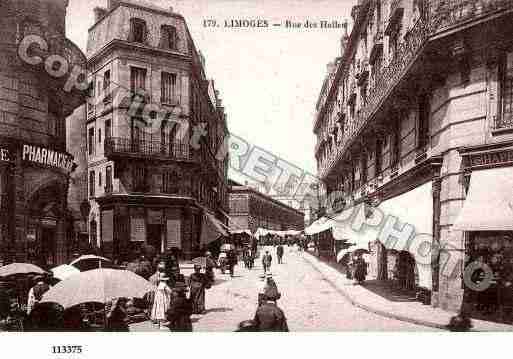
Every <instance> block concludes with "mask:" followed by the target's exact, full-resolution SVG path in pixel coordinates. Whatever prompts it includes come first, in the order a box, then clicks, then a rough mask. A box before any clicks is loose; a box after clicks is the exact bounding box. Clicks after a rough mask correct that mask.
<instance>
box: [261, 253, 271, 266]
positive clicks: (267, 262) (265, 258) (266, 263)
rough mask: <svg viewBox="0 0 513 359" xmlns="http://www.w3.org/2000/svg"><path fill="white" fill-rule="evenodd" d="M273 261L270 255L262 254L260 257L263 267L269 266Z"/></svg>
mask: <svg viewBox="0 0 513 359" xmlns="http://www.w3.org/2000/svg"><path fill="white" fill-rule="evenodd" d="M272 261H273V257H272V256H271V254H270V253H269V254H264V255H263V257H262V264H263V265H264V266H270V265H271V263H272Z"/></svg>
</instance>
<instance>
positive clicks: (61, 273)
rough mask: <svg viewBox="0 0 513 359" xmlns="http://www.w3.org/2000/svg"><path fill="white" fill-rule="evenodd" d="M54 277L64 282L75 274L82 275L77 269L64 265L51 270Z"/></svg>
mask: <svg viewBox="0 0 513 359" xmlns="http://www.w3.org/2000/svg"><path fill="white" fill-rule="evenodd" d="M51 272H52V273H53V276H54V277H55V278H57V279H59V280H64V279H66V278H68V277H70V276H72V275H74V274H78V273H80V270H78V269H77V268H76V267H73V266H71V265H69V264H63V265H60V266H58V267H55V268H53V269H51Z"/></svg>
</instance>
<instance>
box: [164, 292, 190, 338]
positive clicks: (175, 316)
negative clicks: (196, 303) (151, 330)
mask: <svg viewBox="0 0 513 359" xmlns="http://www.w3.org/2000/svg"><path fill="white" fill-rule="evenodd" d="M191 314H192V302H191V300H190V299H187V298H184V297H175V298H173V300H172V301H171V306H170V308H169V310H168V311H167V312H166V317H167V320H168V321H169V329H170V330H171V331H173V332H192V322H191Z"/></svg>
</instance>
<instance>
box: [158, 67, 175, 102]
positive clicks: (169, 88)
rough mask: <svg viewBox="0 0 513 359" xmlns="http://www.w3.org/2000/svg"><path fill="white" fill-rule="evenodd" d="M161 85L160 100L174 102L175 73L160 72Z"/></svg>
mask: <svg viewBox="0 0 513 359" xmlns="http://www.w3.org/2000/svg"><path fill="white" fill-rule="evenodd" d="M161 86H162V87H161V102H162V103H165V104H176V93H175V90H176V74H171V73H167V72H162V78H161Z"/></svg>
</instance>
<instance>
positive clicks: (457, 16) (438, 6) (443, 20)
mask: <svg viewBox="0 0 513 359" xmlns="http://www.w3.org/2000/svg"><path fill="white" fill-rule="evenodd" d="M392 5H393V6H395V7H397V8H398V7H399V6H402V3H401V2H400V1H394V2H393V3H392ZM512 12H513V1H506V0H467V1H456V0H453V1H443V2H441V1H435V0H432V1H429V2H427V3H426V9H425V11H423V14H424V17H421V18H420V19H419V21H417V22H416V23H415V25H414V26H413V27H412V28H411V29H410V30H409V32H408V36H405V37H404V40H403V41H402V42H401V43H399V44H398V47H397V56H395V57H394V59H393V60H392V61H391V62H390V63H389V64H388V65H387V66H385V67H383V69H382V70H381V71H379V72H378V73H376V77H375V80H374V81H372V83H371V86H370V87H369V90H368V96H367V102H366V103H365V104H364V105H363V106H362V108H361V110H360V112H358V113H357V115H356V116H355V118H354V119H353V121H352V123H348V126H347V131H346V132H345V134H344V137H343V139H342V141H341V142H340V145H339V146H337V149H336V151H334V153H333V156H332V157H330V158H328V159H327V160H326V161H325V162H324V163H323V165H322V166H321V170H320V171H319V176H320V177H321V178H326V177H327V176H328V175H329V174H330V172H332V170H333V169H334V167H335V166H336V164H337V163H338V162H339V161H340V160H342V156H343V155H344V154H345V153H346V152H347V150H348V149H349V147H350V146H351V145H352V142H353V140H354V139H355V138H356V137H357V136H359V135H360V134H361V132H362V130H363V129H364V128H365V127H366V126H367V125H368V124H369V122H370V121H371V120H372V119H373V118H374V117H375V115H376V113H378V111H379V110H380V109H381V107H382V106H383V105H384V104H385V103H386V102H387V99H389V98H390V97H392V96H393V94H394V91H395V90H396V88H397V87H398V85H399V84H400V82H401V80H402V79H404V78H405V77H406V75H407V74H408V73H409V72H410V69H411V68H412V65H413V63H414V62H415V61H416V60H417V59H418V58H419V57H420V55H421V53H422V50H423V48H424V47H425V46H426V45H427V44H428V43H429V42H430V41H434V40H436V39H437V38H438V37H439V36H440V35H441V34H442V33H445V32H446V31H447V30H448V29H450V28H454V27H458V26H461V25H463V24H465V25H469V23H471V21H473V20H475V21H476V23H477V21H480V22H482V21H483V19H484V18H486V17H487V16H494V17H497V16H499V15H502V16H503V17H504V16H506V15H508V14H509V15H511V13H512ZM433 46H435V45H433ZM335 85H336V84H335ZM351 85H352V84H351ZM351 85H350V91H349V93H350V94H351V93H352V91H353V88H352V86H351ZM350 103H351V99H349V100H348V104H350ZM326 105H329V99H328V101H327V104H326ZM497 121H499V120H497ZM497 125H500V126H504V125H503V124H502V123H501V124H496V126H497Z"/></svg>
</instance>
